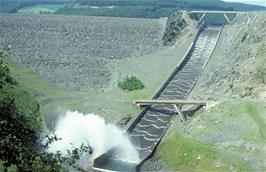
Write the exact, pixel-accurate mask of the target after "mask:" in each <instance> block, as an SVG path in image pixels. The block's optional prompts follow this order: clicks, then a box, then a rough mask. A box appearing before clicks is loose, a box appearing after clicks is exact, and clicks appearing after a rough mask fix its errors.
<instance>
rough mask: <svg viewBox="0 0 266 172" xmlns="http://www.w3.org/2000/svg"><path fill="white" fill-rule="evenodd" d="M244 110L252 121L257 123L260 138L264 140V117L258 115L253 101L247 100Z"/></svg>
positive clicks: (265, 129)
mask: <svg viewBox="0 0 266 172" xmlns="http://www.w3.org/2000/svg"><path fill="white" fill-rule="evenodd" d="M245 110H246V111H247V112H248V114H249V116H250V117H251V118H252V119H253V121H254V122H255V123H256V124H257V126H258V128H259V133H260V136H261V138H262V139H263V140H264V141H266V124H265V119H263V118H262V117H261V115H259V112H258V109H257V107H256V106H255V105H254V102H247V103H246V104H245ZM264 118H265V116H264Z"/></svg>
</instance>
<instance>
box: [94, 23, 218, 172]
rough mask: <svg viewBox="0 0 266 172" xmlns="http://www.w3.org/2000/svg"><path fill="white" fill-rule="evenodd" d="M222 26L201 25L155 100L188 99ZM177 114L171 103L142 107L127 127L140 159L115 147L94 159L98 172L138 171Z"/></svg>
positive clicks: (95, 168)
mask: <svg viewBox="0 0 266 172" xmlns="http://www.w3.org/2000/svg"><path fill="white" fill-rule="evenodd" d="M222 28H223V27H222V26H205V25H204V24H201V25H200V26H199V28H198V31H197V33H196V36H195V39H194V41H193V43H192V44H191V46H190V48H189V49H188V51H187V53H186V54H185V56H184V57H183V59H182V60H181V62H180V63H179V64H178V65H177V66H176V68H175V69H174V71H173V72H172V74H171V75H170V76H169V78H168V79H167V80H166V82H165V83H164V84H163V85H162V87H161V88H160V89H159V90H158V92H157V93H156V94H155V95H154V96H153V97H152V99H156V100H175V99H180V100H186V98H187V96H188V95H189V93H190V91H191V90H192V89H193V87H194V85H195V84H196V82H197V80H198V78H199V76H200V74H201V73H202V71H203V69H204V67H205V65H206V63H207V62H208V60H209V58H210V57H211V55H212V53H213V51H214V49H215V46H216V43H217V41H218V39H219V36H220V33H221V30H222ZM175 115H176V111H175V109H174V107H172V106H171V105H150V106H147V107H146V108H144V109H143V111H142V112H141V113H140V114H139V115H138V117H137V118H136V119H135V121H134V122H133V123H132V124H131V126H130V127H129V128H128V130H127V134H128V135H129V138H130V140H131V142H132V143H133V145H134V146H135V148H136V150H137V151H138V154H139V161H137V162H125V161H123V160H121V159H119V158H118V156H117V153H116V152H117V151H116V148H113V149H111V150H109V151H108V152H106V153H105V154H103V155H101V156H99V157H98V158H96V159H95V160H94V164H93V168H94V170H96V171H137V170H138V168H139V166H140V165H141V164H142V163H143V162H144V161H145V160H147V159H148V158H150V157H151V156H152V155H153V153H154V151H155V149H156V147H157V146H158V144H159V143H160V141H161V139H162V138H163V136H164V134H165V132H166V130H167V129H168V127H169V126H170V125H171V122H172V120H173V118H174V116H175Z"/></svg>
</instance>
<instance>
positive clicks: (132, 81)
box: [118, 76, 144, 91]
mask: <svg viewBox="0 0 266 172" xmlns="http://www.w3.org/2000/svg"><path fill="white" fill-rule="evenodd" d="M118 87H119V88H120V89H122V90H127V91H133V90H139V89H143V88H144V84H143V83H142V82H141V81H140V80H139V79H138V78H137V77H135V76H131V77H126V78H125V79H124V80H123V81H122V82H119V83H118Z"/></svg>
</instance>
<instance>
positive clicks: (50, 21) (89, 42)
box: [0, 14, 165, 90]
mask: <svg viewBox="0 0 266 172" xmlns="http://www.w3.org/2000/svg"><path fill="white" fill-rule="evenodd" d="M0 17H1V22H0V27H1V30H0V47H1V48H3V47H4V46H6V45H8V44H10V45H12V48H11V53H12V57H13V60H14V61H15V62H17V63H19V64H22V65H24V66H26V67H29V68H31V69H32V70H33V71H35V72H37V73H38V74H40V75H41V76H42V77H43V78H44V79H46V80H48V81H50V82H51V83H53V84H54V85H56V86H58V87H59V88H62V89H70V90H88V89H91V88H92V89H100V88H104V87H106V86H107V85H108V82H109V80H110V77H111V70H112V67H113V64H114V63H115V62H116V61H117V60H120V59H123V58H131V57H136V56H141V55H144V54H148V53H151V52H154V51H155V50H156V49H158V48H159V47H161V46H162V39H161V38H162V34H163V32H164V27H165V21H163V22H162V20H155V19H128V18H112V17H84V16H54V15H53V16H51V15H50V16H49V15H47V16H44V15H36V16H33V15H32V16H31V15H17V14H1V16H0Z"/></svg>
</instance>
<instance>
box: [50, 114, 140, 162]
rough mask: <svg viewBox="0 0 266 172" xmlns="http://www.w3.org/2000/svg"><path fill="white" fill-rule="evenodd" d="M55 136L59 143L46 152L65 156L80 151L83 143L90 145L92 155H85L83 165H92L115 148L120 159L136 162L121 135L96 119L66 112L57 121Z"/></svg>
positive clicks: (86, 115)
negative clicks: (59, 153) (97, 158)
mask: <svg viewBox="0 0 266 172" xmlns="http://www.w3.org/2000/svg"><path fill="white" fill-rule="evenodd" d="M54 134H55V135H56V136H57V137H59V138H61V140H59V141H56V142H53V143H52V144H51V145H50V146H49V149H48V151H49V152H56V151H60V152H61V153H62V154H67V150H72V149H73V148H79V147H80V146H81V144H82V143H84V144H86V143H89V144H90V146H91V147H92V149H93V153H92V154H91V155H84V156H83V157H82V161H83V163H88V164H89V163H91V162H92V161H93V159H94V158H96V157H98V156H99V155H101V154H103V153H105V152H106V151H108V150H109V149H111V148H112V147H114V146H116V147H118V148H119V159H122V160H124V161H129V162H132V161H133V162H135V161H138V153H137V151H136V150H135V148H134V146H133V145H132V144H131V143H130V141H129V139H128V137H127V136H126V135H125V134H124V132H123V131H122V130H120V129H119V128H117V127H116V126H115V125H112V124H106V122H105V120H104V119H103V118H101V117H100V116H98V115H94V114H82V113H79V112H77V111H75V112H72V111H68V112H67V113H66V115H65V116H64V117H62V118H61V119H60V120H59V121H58V123H57V125H56V128H55V133H54ZM84 161H85V162H84Z"/></svg>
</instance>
